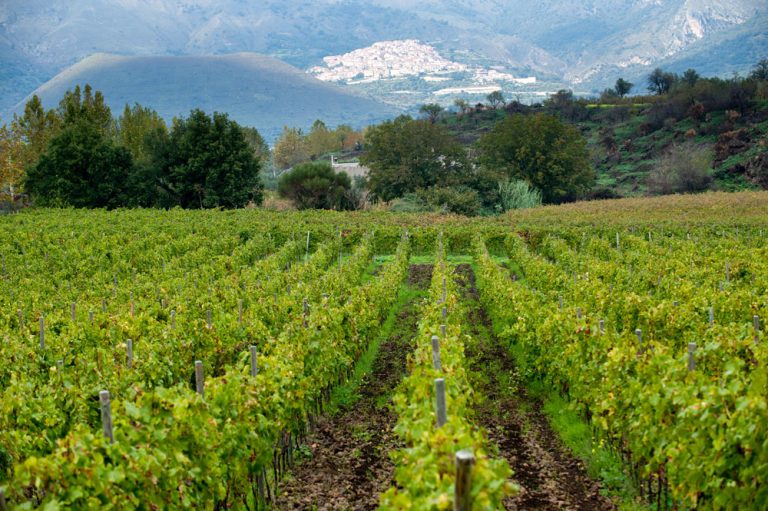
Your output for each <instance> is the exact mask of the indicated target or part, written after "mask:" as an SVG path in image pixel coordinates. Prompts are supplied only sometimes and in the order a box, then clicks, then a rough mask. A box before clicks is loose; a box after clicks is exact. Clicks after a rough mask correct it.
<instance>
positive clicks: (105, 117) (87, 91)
mask: <svg viewBox="0 0 768 511" xmlns="http://www.w3.org/2000/svg"><path fill="white" fill-rule="evenodd" d="M58 115H59V118H60V119H61V121H62V123H63V124H64V125H65V126H66V125H69V124H74V123H77V122H81V121H83V122H86V123H88V124H91V125H93V126H95V127H96V128H98V129H99V130H100V131H101V132H102V133H108V132H109V131H110V129H111V128H112V112H111V111H110V109H109V106H107V104H106V103H105V101H104V95H103V94H102V93H101V91H96V92H94V91H93V89H92V88H91V86H90V85H88V84H86V85H85V87H84V88H83V89H82V90H81V89H80V86H79V85H77V86H75V88H74V90H71V91H70V90H68V91H67V92H65V93H64V97H63V98H62V100H61V101H60V102H59V108H58Z"/></svg>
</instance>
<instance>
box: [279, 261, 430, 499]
mask: <svg viewBox="0 0 768 511" xmlns="http://www.w3.org/2000/svg"><path fill="white" fill-rule="evenodd" d="M431 278H432V266H431V265H412V266H411V267H410V271H409V275H408V283H409V284H410V285H411V286H412V287H415V288H417V289H425V288H426V287H428V286H429V284H430V281H431ZM418 320H419V317H418V303H417V300H413V301H411V302H409V303H407V304H406V305H405V306H404V307H403V308H402V309H401V310H400V311H399V312H398V315H397V318H396V322H395V325H394V327H393V329H392V335H390V336H389V338H387V339H386V340H385V341H384V342H382V344H381V346H380V348H379V354H378V357H377V359H376V361H375V362H374V366H373V370H372V372H371V374H369V375H366V376H365V378H364V379H363V381H362V382H361V384H360V386H359V388H358V393H359V396H360V398H359V400H357V401H356V402H355V403H354V404H353V405H351V406H349V407H347V408H344V409H341V410H340V411H339V413H337V414H336V415H334V416H332V417H322V418H321V419H320V420H319V421H318V423H317V425H316V428H315V430H314V431H313V432H312V433H310V434H309V436H308V437H307V440H306V443H307V446H308V447H309V449H310V450H311V452H312V454H311V457H310V458H309V459H306V460H304V461H302V462H301V463H300V464H299V465H297V466H295V467H294V469H293V471H292V475H291V476H289V478H288V479H287V480H286V481H283V482H281V484H280V491H279V495H278V498H277V502H276V505H275V509H278V510H291V509H302V510H318V511H325V510H327V511H331V510H334V511H342V510H355V511H363V510H373V509H376V508H377V507H378V503H379V494H380V493H382V492H384V491H386V489H387V488H389V486H390V485H391V484H392V480H393V478H394V468H395V467H394V465H393V463H392V461H391V460H390V458H389V453H390V452H391V451H393V450H395V449H397V448H399V447H400V445H399V443H398V439H397V436H396V435H395V434H394V433H393V432H392V428H393V427H394V425H395V422H396V421H397V417H396V416H395V415H394V414H393V413H392V411H391V410H390V409H389V407H388V406H387V404H382V401H386V400H387V396H388V395H389V394H391V392H392V391H393V390H394V388H395V387H396V386H397V384H398V383H399V382H400V380H401V378H402V377H403V376H404V375H405V373H406V357H407V355H408V353H409V352H410V349H411V348H410V343H411V340H412V339H413V336H414V335H415V333H416V329H417V322H418Z"/></svg>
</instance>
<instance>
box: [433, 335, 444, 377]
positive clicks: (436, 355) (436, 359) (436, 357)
mask: <svg viewBox="0 0 768 511" xmlns="http://www.w3.org/2000/svg"><path fill="white" fill-rule="evenodd" d="M432 367H434V368H435V370H436V371H442V370H443V366H442V364H441V363H440V338H439V337H438V336H436V335H433V336H432Z"/></svg>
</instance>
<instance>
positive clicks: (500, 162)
mask: <svg viewBox="0 0 768 511" xmlns="http://www.w3.org/2000/svg"><path fill="white" fill-rule="evenodd" d="M473 152H475V153H477V154H476V155H475V156H474V157H470V156H469V154H468V151H467V149H466V148H465V147H464V146H462V145H461V144H460V143H459V142H457V141H456V140H455V139H454V138H453V137H452V136H451V134H450V133H449V132H448V131H447V129H446V128H445V127H444V126H442V125H440V124H435V123H433V122H431V121H430V120H429V119H412V118H411V117H409V116H400V117H398V118H396V119H394V120H392V121H387V122H385V123H382V124H380V125H378V126H375V127H373V128H370V129H369V130H368V132H367V134H366V150H365V153H364V154H363V155H362V157H361V159H360V161H361V163H363V164H364V165H366V166H368V167H369V169H370V170H369V174H368V180H367V188H368V190H369V191H370V193H371V194H372V197H374V198H377V199H381V200H385V201H391V200H394V199H403V198H406V199H408V200H409V201H411V203H414V202H415V203H417V204H421V205H426V206H428V207H440V208H441V209H444V210H447V211H451V212H455V213H461V214H478V213H480V212H482V211H487V212H493V211H499V210H503V209H506V207H505V205H509V204H517V202H515V200H512V199H509V195H510V193H511V190H516V188H510V187H508V186H506V187H505V186H504V184H505V183H508V182H510V181H512V182H514V181H522V182H524V183H525V185H526V188H525V190H522V191H521V193H523V192H525V193H527V194H533V196H534V197H535V196H536V195H537V194H540V196H541V199H542V200H543V201H544V202H548V203H558V202H563V201H567V200H573V199H575V198H577V197H579V196H582V195H584V194H585V193H586V192H588V191H589V189H590V188H591V186H592V184H593V183H594V180H595V173H594V171H593V169H592V167H591V165H590V160H589V153H588V151H587V146H586V140H585V139H584V138H583V137H582V135H581V133H580V132H579V130H577V129H576V128H574V127H572V126H569V125H566V124H564V123H562V122H561V121H560V120H559V119H558V118H557V117H555V116H552V115H548V114H545V113H538V114H533V115H522V114H514V115H510V116H508V117H506V118H505V119H504V120H502V121H501V122H499V123H497V124H496V125H495V126H494V127H493V129H491V131H490V132H488V133H487V134H485V135H484V136H482V137H481V138H480V140H479V141H478V142H477V144H476V146H475V147H474V148H473ZM528 187H530V188H528Z"/></svg>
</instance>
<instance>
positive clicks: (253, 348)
mask: <svg viewBox="0 0 768 511" xmlns="http://www.w3.org/2000/svg"><path fill="white" fill-rule="evenodd" d="M250 352H251V377H254V378H255V377H256V375H257V374H259V366H258V363H257V356H258V347H257V346H251V347H250Z"/></svg>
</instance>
